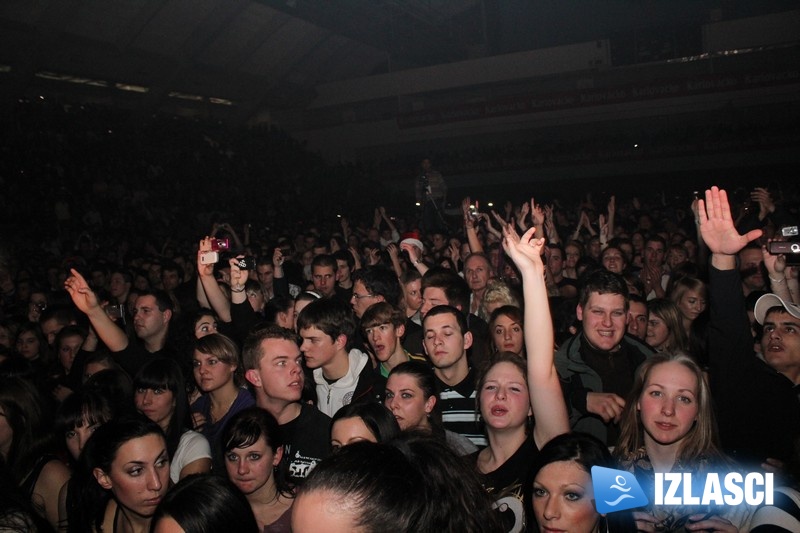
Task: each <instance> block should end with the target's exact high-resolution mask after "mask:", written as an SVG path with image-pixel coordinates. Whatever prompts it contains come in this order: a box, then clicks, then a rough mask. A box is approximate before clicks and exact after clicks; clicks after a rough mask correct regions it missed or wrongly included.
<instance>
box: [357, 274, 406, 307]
mask: <svg viewBox="0 0 800 533" xmlns="http://www.w3.org/2000/svg"><path fill="white" fill-rule="evenodd" d="M402 292H403V290H402V287H400V281H399V280H398V279H397V276H396V275H395V273H394V272H392V271H391V270H389V269H388V268H385V267H383V266H380V265H376V266H370V267H366V268H362V269H360V270H357V271H356V273H355V274H354V275H353V294H352V296H351V297H350V304H351V305H352V306H353V312H355V314H356V316H357V317H358V318H361V316H362V315H363V314H364V312H365V311H366V310H367V309H368V308H369V307H370V306H372V305H374V304H376V303H378V302H388V303H389V304H390V305H393V306H395V307H397V306H399V305H400V298H401V296H402Z"/></svg>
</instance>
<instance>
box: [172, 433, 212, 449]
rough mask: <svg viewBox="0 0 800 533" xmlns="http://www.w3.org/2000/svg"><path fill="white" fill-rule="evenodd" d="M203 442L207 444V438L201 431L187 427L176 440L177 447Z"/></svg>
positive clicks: (196, 444)
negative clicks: (178, 439)
mask: <svg viewBox="0 0 800 533" xmlns="http://www.w3.org/2000/svg"><path fill="white" fill-rule="evenodd" d="M203 443H205V445H206V446H208V445H209V444H208V439H207V438H206V437H205V435H203V434H202V433H198V432H197V431H195V430H193V429H187V430H186V431H184V432H183V434H182V435H181V438H180V441H178V448H181V447H183V446H198V445H203Z"/></svg>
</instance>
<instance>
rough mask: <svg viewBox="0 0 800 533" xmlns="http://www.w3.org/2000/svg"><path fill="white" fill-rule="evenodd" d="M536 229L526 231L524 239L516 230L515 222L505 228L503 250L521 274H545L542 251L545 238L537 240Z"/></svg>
mask: <svg viewBox="0 0 800 533" xmlns="http://www.w3.org/2000/svg"><path fill="white" fill-rule="evenodd" d="M534 233H536V228H535V227H533V228H531V229H529V230H528V231H526V232H525V233H524V234H523V235H522V237H520V236H519V235H517V232H516V231H515V230H514V226H513V221H512V222H511V223H509V224H505V225H504V226H503V250H505V252H506V253H507V254H508V256H509V257H510V258H511V260H512V261H514V264H515V265H517V268H519V270H520V272H523V273H525V272H526V271H528V272H530V271H531V270H532V271H533V272H537V273H540V274H544V264H543V263H542V251H543V249H544V244H545V240H544V238H539V239H535V238H534V237H533V235H534Z"/></svg>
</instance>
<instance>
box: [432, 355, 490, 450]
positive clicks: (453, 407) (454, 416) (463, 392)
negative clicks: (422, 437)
mask: <svg viewBox="0 0 800 533" xmlns="http://www.w3.org/2000/svg"><path fill="white" fill-rule="evenodd" d="M436 386H437V388H438V390H439V408H440V410H441V412H442V425H444V427H445V429H449V430H450V431H452V432H453V433H458V434H460V435H463V436H465V437H466V438H468V439H469V440H470V441H471V442H472V443H473V444H474V445H475V446H478V447H479V448H484V447H486V445H487V444H488V442H487V440H486V436H485V435H484V433H483V422H481V421H480V420H479V418H480V417H479V416H478V414H477V412H476V410H475V407H476V405H477V404H476V402H477V397H478V394H477V392H476V390H475V371H474V370H472V369H471V368H470V370H469V373H468V374H467V377H465V378H464V379H463V380H461V383H458V384H456V385H453V386H450V385H448V384H447V383H445V382H444V381H442V380H440V379H439V378H438V377H437V378H436Z"/></svg>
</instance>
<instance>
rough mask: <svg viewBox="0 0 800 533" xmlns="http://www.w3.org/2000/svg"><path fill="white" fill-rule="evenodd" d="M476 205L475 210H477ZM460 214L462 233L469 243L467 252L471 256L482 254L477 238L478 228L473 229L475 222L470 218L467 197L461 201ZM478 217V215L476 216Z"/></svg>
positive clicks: (468, 199)
mask: <svg viewBox="0 0 800 533" xmlns="http://www.w3.org/2000/svg"><path fill="white" fill-rule="evenodd" d="M477 207H478V206H477V204H476V205H475V208H476V209H477ZM461 212H462V214H463V215H464V233H465V234H466V235H467V242H468V243H469V251H470V252H472V253H473V254H475V253H479V252H483V246H481V240H480V239H479V238H478V228H476V227H475V224H476V223H477V220H475V219H474V218H473V217H472V213H470V197H469V196H467V197H466V198H464V199H463V200H461ZM478 216H479V217H480V215H478ZM479 219H480V218H479Z"/></svg>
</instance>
